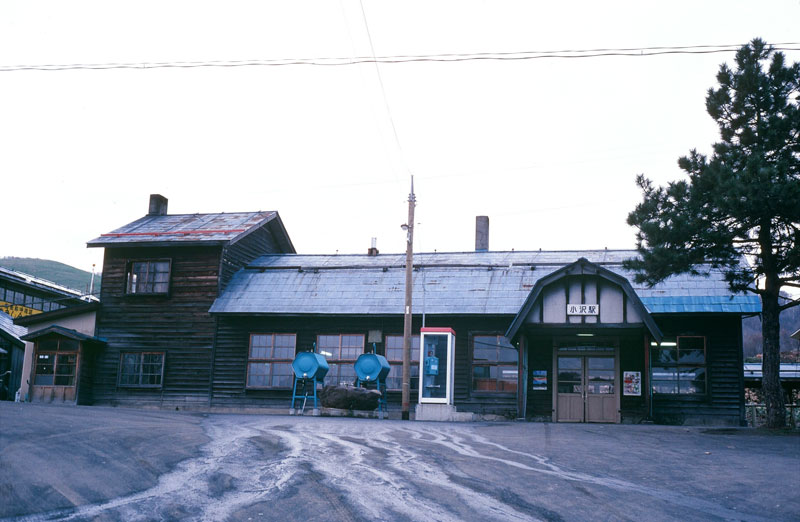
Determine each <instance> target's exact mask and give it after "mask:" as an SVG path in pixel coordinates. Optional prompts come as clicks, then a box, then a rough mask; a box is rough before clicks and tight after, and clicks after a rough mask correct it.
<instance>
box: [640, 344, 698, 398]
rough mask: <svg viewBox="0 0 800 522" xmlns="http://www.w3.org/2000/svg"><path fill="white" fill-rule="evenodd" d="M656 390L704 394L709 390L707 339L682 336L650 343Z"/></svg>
mask: <svg viewBox="0 0 800 522" xmlns="http://www.w3.org/2000/svg"><path fill="white" fill-rule="evenodd" d="M651 346H652V347H653V348H652V354H651V358H652V362H653V363H652V364H653V393H661V394H666V395H676V394H685V395H703V394H705V393H706V338H705V337H699V336H682V337H678V338H677V340H676V339H672V340H667V339H665V340H663V341H662V342H661V344H660V345H659V344H657V343H651Z"/></svg>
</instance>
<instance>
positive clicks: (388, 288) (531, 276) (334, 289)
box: [211, 250, 760, 315]
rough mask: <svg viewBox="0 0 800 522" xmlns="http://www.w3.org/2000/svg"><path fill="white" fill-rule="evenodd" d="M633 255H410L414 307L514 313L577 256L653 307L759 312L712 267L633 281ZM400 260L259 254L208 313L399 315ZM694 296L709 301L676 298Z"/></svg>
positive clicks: (660, 309) (445, 311) (602, 252)
mask: <svg viewBox="0 0 800 522" xmlns="http://www.w3.org/2000/svg"><path fill="white" fill-rule="evenodd" d="M635 255H636V252H635V251H631V250H593V251H559V252H553V251H550V252H542V251H536V252H457V253H422V254H416V255H415V256H414V266H415V267H416V268H415V271H414V277H413V286H414V300H413V311H414V313H416V314H419V313H422V312H423V311H424V312H425V313H427V314H498V315H515V314H516V313H517V312H518V311H519V309H520V307H521V306H522V304H523V303H524V302H525V299H526V298H527V296H528V294H529V293H530V291H531V289H532V288H533V285H534V284H535V283H536V281H538V280H539V279H540V278H541V277H544V276H546V275H548V274H550V273H552V272H554V271H555V270H558V269H559V268H561V267H562V266H564V265H566V264H569V263H572V262H575V261H577V260H578V259H579V258H581V257H584V258H587V259H588V260H589V261H591V262H593V263H596V264H600V265H603V266H604V267H605V268H607V269H609V270H611V271H613V272H615V273H618V274H620V275H622V276H623V277H626V278H627V279H628V280H629V281H631V284H632V286H633V288H634V289H635V291H636V293H637V294H638V295H639V296H640V297H641V298H642V301H643V302H644V303H645V305H646V306H647V307H648V309H650V311H651V312H652V313H685V312H717V313H718V312H732V313H754V312H758V311H760V304H759V302H758V298H757V297H756V298H755V300H753V299H752V297H755V296H749V297H748V296H733V295H732V294H731V292H730V290H729V289H728V285H727V283H726V282H725V280H724V277H723V276H722V273H720V272H719V271H716V270H712V271H711V273H710V274H709V276H708V277H703V276H692V275H690V274H683V275H680V276H675V277H672V278H670V279H668V280H667V281H665V282H664V283H662V284H660V285H657V286H656V287H654V288H652V289H650V288H645V287H643V286H642V285H637V284H636V283H633V277H632V274H630V273H628V272H627V271H625V270H623V269H622V261H623V260H624V259H627V258H630V257H633V256H635ZM404 263H405V256H404V255H403V254H381V255H378V256H367V255H296V254H285V255H266V256H262V257H260V258H258V259H256V260H255V261H254V262H253V263H251V264H250V265H249V266H248V267H247V268H246V269H244V270H240V271H239V272H238V273H237V274H236V275H235V276H234V278H233V280H232V281H231V282H230V284H229V285H228V287H227V288H226V290H225V292H224V294H223V295H222V296H220V297H219V298H218V299H217V300H216V302H215V303H214V305H213V306H212V308H211V312H212V313H237V314H248V313H251V314H355V315H395V314H402V313H403V307H404V299H405V294H404V291H405V269H404ZM694 297H704V298H710V297H713V298H714V300H703V299H700V300H692V299H688V300H680V299H678V300H676V298H694ZM665 298H666V299H667V301H666V304H665V305H663V306H662V300H663V299H665ZM732 298H733V299H732ZM741 298H745V299H741Z"/></svg>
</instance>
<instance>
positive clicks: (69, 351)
mask: <svg viewBox="0 0 800 522" xmlns="http://www.w3.org/2000/svg"><path fill="white" fill-rule="evenodd" d="M42 340H55V341H56V346H55V349H53V348H46V349H43V350H42V349H40V345H41V342H42ZM42 340H37V341H36V343H35V349H34V357H35V360H34V363H33V383H32V385H33V386H61V387H64V388H74V387H75V386H77V385H78V368H79V363H80V353H81V342H80V341H76V340H75V339H70V338H67V337H61V336H52V337H51V336H47V337H44V338H43V339H42ZM62 341H70V342H72V343H75V344H76V346H75V347H74V348H63V349H62V348H61V342H62ZM40 355H51V356H52V357H53V359H52V365H53V372H52V373H48V374H40V373H39V372H38V366H39V356H40ZM60 355H74V356H75V362H74V363H73V364H68V366H72V367H73V368H74V370H73V372H72V373H71V374H60V376H61V377H66V376H71V377H72V384H56V378H57V377H59V373H58V366H59V361H58V359H59V356H60ZM40 375H51V376H52V377H53V382H51V383H49V384H44V383H37V382H36V378H37V377H39V376H40Z"/></svg>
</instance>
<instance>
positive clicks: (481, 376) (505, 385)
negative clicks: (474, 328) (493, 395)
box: [472, 335, 519, 393]
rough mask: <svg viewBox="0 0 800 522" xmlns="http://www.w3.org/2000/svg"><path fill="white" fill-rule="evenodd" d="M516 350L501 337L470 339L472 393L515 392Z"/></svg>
mask: <svg viewBox="0 0 800 522" xmlns="http://www.w3.org/2000/svg"><path fill="white" fill-rule="evenodd" d="M518 359H519V357H518V355H517V350H516V349H515V348H514V347H513V346H511V343H509V342H508V339H506V338H505V337H503V336H502V335H475V336H473V337H472V391H476V392H507V393H512V392H516V391H517V361H518Z"/></svg>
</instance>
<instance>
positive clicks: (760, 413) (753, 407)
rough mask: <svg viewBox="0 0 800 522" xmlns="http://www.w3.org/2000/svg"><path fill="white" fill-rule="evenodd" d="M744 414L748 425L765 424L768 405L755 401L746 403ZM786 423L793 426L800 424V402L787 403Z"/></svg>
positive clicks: (757, 425)
mask: <svg viewBox="0 0 800 522" xmlns="http://www.w3.org/2000/svg"><path fill="white" fill-rule="evenodd" d="M744 416H745V418H746V419H747V425H748V426H750V427H756V428H757V427H759V426H763V425H765V424H766V423H767V407H766V405H764V404H756V403H754V402H751V403H748V404H745V408H744ZM786 425H787V426H790V427H792V428H797V427H798V426H800V404H787V405H786Z"/></svg>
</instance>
